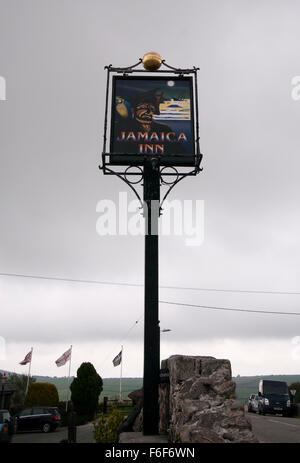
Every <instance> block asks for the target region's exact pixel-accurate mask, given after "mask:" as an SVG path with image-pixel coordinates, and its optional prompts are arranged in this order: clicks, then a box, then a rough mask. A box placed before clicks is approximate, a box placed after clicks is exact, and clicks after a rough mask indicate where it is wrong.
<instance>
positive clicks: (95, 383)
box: [70, 362, 103, 419]
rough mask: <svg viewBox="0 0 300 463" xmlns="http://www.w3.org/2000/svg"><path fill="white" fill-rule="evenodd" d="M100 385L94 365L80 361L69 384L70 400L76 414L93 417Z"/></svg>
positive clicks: (101, 382) (100, 380) (100, 381)
mask: <svg viewBox="0 0 300 463" xmlns="http://www.w3.org/2000/svg"><path fill="white" fill-rule="evenodd" d="M102 386H103V381H102V378H101V376H99V375H98V373H97V372H96V370H95V368H94V366H93V365H92V364H91V363H89V362H86V363H82V364H81V365H80V367H79V368H78V370H77V378H74V379H73V381H72V384H71V386H70V389H71V400H72V402H73V404H74V408H75V411H76V413H77V414H78V415H80V416H83V417H84V416H88V418H89V419H92V418H94V415H95V412H96V410H97V407H98V401H99V395H100V393H101V391H102Z"/></svg>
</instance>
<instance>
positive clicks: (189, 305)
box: [159, 301, 300, 315]
mask: <svg viewBox="0 0 300 463" xmlns="http://www.w3.org/2000/svg"><path fill="white" fill-rule="evenodd" d="M159 302H160V304H169V305H179V306H184V307H196V308H201V309H212V310H229V311H231V312H249V313H264V314H272V315H300V312H273V311H271V310H252V309H232V308H230V307H214V306H209V305H197V304H185V303H183V302H170V301H159Z"/></svg>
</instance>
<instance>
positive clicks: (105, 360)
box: [100, 315, 143, 368]
mask: <svg viewBox="0 0 300 463" xmlns="http://www.w3.org/2000/svg"><path fill="white" fill-rule="evenodd" d="M142 318H143V315H141V316H140V317H139V318H138V320H136V321H135V322H134V324H133V325H132V326H131V327H130V328H129V330H128V331H127V333H126V334H125V336H124V337H123V339H122V340H121V341H120V344H118V346H120V345H122V342H124V341H125V339H127V338H128V336H129V333H130V332H131V331H132V330H133V328H135V327H136V325H137V324H138V322H139V321H140V320H141V319H142ZM118 346H116V348H113V349H112V350H111V351H110V353H109V354H107V356H106V357H105V359H104V360H103V362H102V363H101V364H100V368H103V367H104V365H105V364H106V362H107V360H108V359H109V357H110V356H111V355H112V354H113V353H114V352H115V351H116V350H117V349H118Z"/></svg>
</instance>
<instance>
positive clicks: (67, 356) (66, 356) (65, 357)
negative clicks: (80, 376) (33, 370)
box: [55, 347, 72, 367]
mask: <svg viewBox="0 0 300 463" xmlns="http://www.w3.org/2000/svg"><path fill="white" fill-rule="evenodd" d="M71 351H72V347H70V349H68V350H67V351H66V352H65V353H64V354H62V355H61V356H60V357H59V359H57V360H55V363H56V365H57V366H58V367H62V366H63V365H65V364H66V363H67V361H68V360H70V358H71Z"/></svg>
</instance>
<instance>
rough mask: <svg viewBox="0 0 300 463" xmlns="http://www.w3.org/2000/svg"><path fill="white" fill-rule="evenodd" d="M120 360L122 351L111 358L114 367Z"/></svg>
mask: <svg viewBox="0 0 300 463" xmlns="http://www.w3.org/2000/svg"><path fill="white" fill-rule="evenodd" d="M121 362H122V351H121V352H119V353H118V355H117V356H116V357H115V358H114V359H113V364H114V367H117V366H118V365H120V363H121Z"/></svg>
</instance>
